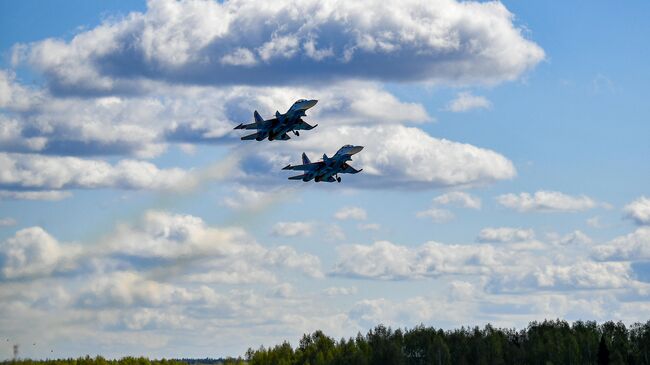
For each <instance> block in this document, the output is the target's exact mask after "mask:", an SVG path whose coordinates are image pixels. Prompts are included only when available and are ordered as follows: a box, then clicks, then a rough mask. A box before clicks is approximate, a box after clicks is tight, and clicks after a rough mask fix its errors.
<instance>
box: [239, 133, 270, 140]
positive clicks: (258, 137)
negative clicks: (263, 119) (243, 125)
mask: <svg viewBox="0 0 650 365" xmlns="http://www.w3.org/2000/svg"><path fill="white" fill-rule="evenodd" d="M252 139H255V140H258V141H261V140H263V139H264V133H253V134H249V135H247V136H244V137H242V138H241V140H242V141H250V140H252Z"/></svg>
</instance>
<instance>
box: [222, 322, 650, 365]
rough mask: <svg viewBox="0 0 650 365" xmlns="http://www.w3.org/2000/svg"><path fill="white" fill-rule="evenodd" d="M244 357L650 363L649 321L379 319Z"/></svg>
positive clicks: (291, 363)
mask: <svg viewBox="0 0 650 365" xmlns="http://www.w3.org/2000/svg"><path fill="white" fill-rule="evenodd" d="M244 360H245V361H246V363H247V364H249V365H325V364H327V365H347V364H355V365H388V364H395V365H424V364H432V365H443V364H444V365H451V364H454V365H465V364H468V365H469V364H478V365H483V364H485V365H488V364H499V365H506V364H531V365H549V364H575V365H582V364H598V365H601V364H648V365H650V321H648V322H646V323H645V324H642V323H636V324H634V325H632V326H630V327H629V328H627V327H626V326H625V324H623V323H622V322H618V323H614V322H611V321H610V322H605V323H603V324H600V325H598V324H597V323H596V322H591V321H587V322H583V321H577V322H575V323H573V324H572V325H570V324H569V323H567V322H566V321H563V320H555V321H543V322H532V323H530V324H529V325H528V327H527V328H526V329H523V330H519V331H517V330H514V329H504V328H494V327H493V326H491V325H486V326H485V327H484V328H479V327H474V328H465V327H461V328H460V329H454V330H448V331H443V330H442V329H436V328H433V327H424V326H422V325H420V326H417V327H415V328H412V329H405V330H402V329H395V330H392V329H391V328H390V327H385V326H383V325H379V326H377V327H375V328H374V329H372V330H370V331H368V333H367V334H366V335H365V336H364V335H362V334H361V333H359V334H357V336H356V337H354V338H348V339H345V338H342V339H340V340H338V341H336V340H335V339H333V338H331V337H329V336H327V335H325V334H324V333H323V332H321V331H316V332H314V333H312V334H307V335H304V336H303V337H302V339H300V342H299V343H298V346H297V347H296V348H293V347H291V345H290V344H289V343H288V342H284V343H282V344H280V345H277V346H274V347H269V348H265V347H260V348H259V349H257V350H253V349H249V350H248V351H247V352H246V357H245V359H240V360H239V361H241V363H243V361H244ZM231 361H233V362H232V363H233V364H236V363H237V361H236V360H234V359H233V360H231Z"/></svg>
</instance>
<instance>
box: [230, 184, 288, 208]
mask: <svg viewBox="0 0 650 365" xmlns="http://www.w3.org/2000/svg"><path fill="white" fill-rule="evenodd" d="M295 192H296V191H295V190H294V189H291V188H286V187H281V188H271V189H263V190H258V189H255V188H252V187H249V186H245V185H237V186H236V187H235V188H234V189H233V191H232V192H231V193H230V194H228V196H226V197H225V198H223V201H222V202H223V204H224V205H225V206H227V207H229V208H232V209H235V210H244V211H261V210H263V209H265V208H266V207H268V206H270V205H272V204H274V203H277V202H278V201H286V200H288V199H292V196H293V195H294V193H295Z"/></svg>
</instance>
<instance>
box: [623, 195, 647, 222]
mask: <svg viewBox="0 0 650 365" xmlns="http://www.w3.org/2000/svg"><path fill="white" fill-rule="evenodd" d="M623 211H624V212H625V216H626V217H627V218H629V219H632V220H633V221H634V222H635V223H636V224H638V225H650V199H649V198H646V197H645V196H641V197H640V198H638V199H637V200H635V201H633V202H631V203H630V204H628V205H626V206H625V208H623Z"/></svg>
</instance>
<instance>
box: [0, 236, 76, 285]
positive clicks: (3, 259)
mask: <svg viewBox="0 0 650 365" xmlns="http://www.w3.org/2000/svg"><path fill="white" fill-rule="evenodd" d="M78 253H79V247H77V246H75V245H65V246H62V245H61V244H60V243H59V242H58V241H57V240H56V239H55V238H54V237H52V236H50V235H49V234H48V233H47V232H45V230H43V229H42V228H41V227H30V228H25V229H22V230H20V231H18V232H16V234H15V235H14V236H12V237H9V238H8V239H6V240H4V241H2V242H0V265H1V266H0V273H2V277H4V278H5V279H19V278H25V277H33V276H43V275H49V274H51V273H54V272H57V271H64V270H69V269H72V268H74V267H75V263H74V260H73V259H74V258H75V256H76V255H78Z"/></svg>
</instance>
